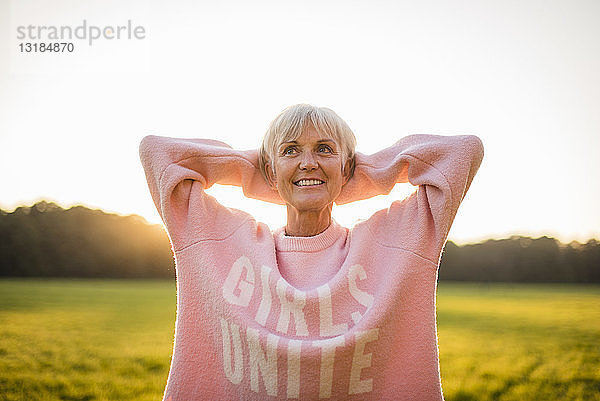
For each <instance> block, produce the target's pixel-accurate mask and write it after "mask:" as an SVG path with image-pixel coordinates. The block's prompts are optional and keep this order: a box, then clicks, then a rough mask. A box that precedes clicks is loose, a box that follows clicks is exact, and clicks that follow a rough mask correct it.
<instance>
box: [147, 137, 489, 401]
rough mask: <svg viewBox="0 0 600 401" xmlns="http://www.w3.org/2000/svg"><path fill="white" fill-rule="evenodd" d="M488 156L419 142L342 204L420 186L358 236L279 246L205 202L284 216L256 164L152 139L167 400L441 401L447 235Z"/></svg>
mask: <svg viewBox="0 0 600 401" xmlns="http://www.w3.org/2000/svg"><path fill="white" fill-rule="evenodd" d="M482 157H483V146H482V143H481V141H480V140H479V139H478V138H477V137H475V136H434V135H412V136H408V137H405V138H403V139H401V140H400V141H398V142H397V143H396V144H394V145H392V146H390V147H388V148H386V149H384V150H382V151H380V152H378V153H375V154H372V155H364V154H360V153H359V154H357V156H356V162H357V163H356V171H355V174H354V176H353V178H352V179H351V180H350V181H349V182H348V183H347V184H346V185H345V186H344V188H343V190H342V193H341V195H340V197H339V198H338V200H337V202H336V203H338V204H342V203H347V202H352V201H357V200H360V199H365V198H369V197H372V196H374V195H378V194H385V193H389V191H390V190H391V189H392V188H393V186H394V185H395V184H396V183H401V182H410V183H411V184H413V185H416V186H418V187H417V189H416V191H415V192H414V193H413V194H412V195H411V196H409V197H408V198H406V199H404V200H398V201H394V202H392V203H391V204H390V206H389V207H388V208H387V209H384V210H380V211H378V212H377V213H375V214H374V215H373V216H371V217H370V218H369V219H368V220H366V221H363V222H360V223H358V224H356V226H355V227H354V228H353V229H351V230H349V229H347V228H344V227H341V226H340V225H338V224H337V223H336V222H335V221H334V222H332V224H331V225H330V226H329V228H327V229H326V230H325V231H324V232H322V233H321V234H318V235H316V236H314V237H289V236H286V235H285V233H284V231H283V229H279V230H276V231H275V232H272V231H271V230H270V229H269V227H267V226H266V225H265V224H263V223H259V222H257V221H255V220H254V218H253V217H252V216H251V215H250V214H248V213H245V212H243V211H240V210H236V209H230V208H227V207H224V206H222V205H221V204H219V203H218V202H217V201H216V200H215V198H213V197H212V196H210V195H208V194H206V193H205V192H204V190H205V189H206V188H209V187H210V186H211V185H213V184H215V183H219V184H230V185H238V186H242V188H243V191H244V194H245V195H246V196H248V197H253V198H256V199H261V200H265V201H269V202H274V203H280V204H281V203H282V201H281V199H280V198H279V195H278V194H277V192H275V191H274V190H272V189H271V188H269V187H268V186H267V184H266V183H265V181H264V180H263V178H262V176H261V174H260V172H259V170H258V167H257V166H258V156H257V152H256V151H237V150H234V149H232V148H230V147H229V146H227V145H226V144H224V143H222V142H218V141H214V140H204V139H176V138H167V137H159V136H147V137H145V138H144V139H143V140H142V142H141V144H140V158H141V161H142V164H143V166H144V169H145V172H146V177H147V180H148V186H149V188H150V193H151V195H152V198H153V200H154V203H155V205H156V207H157V209H158V211H159V213H160V215H161V217H162V219H163V222H164V224H165V226H166V228H167V230H168V233H169V237H170V240H171V244H172V248H173V252H174V254H175V261H176V272H177V321H176V328H175V344H174V349H173V357H172V360H171V369H170V373H169V378H168V382H167V386H166V389H165V394H164V400H168V401H191V400H270V399H281V400H284V399H303V400H309V399H310V400H313V399H314V400H317V399H331V400H333V399H335V400H419V401H427V400H440V399H443V396H442V389H441V384H440V372H439V359H438V346H437V332H436V311H435V295H436V283H437V271H438V266H439V260H440V254H441V251H442V249H443V246H444V244H445V242H446V238H447V235H448V231H449V229H450V226H451V224H452V221H453V219H454V216H455V214H456V211H457V209H458V206H459V204H460V202H461V200H462V199H463V197H464V195H465V193H466V191H467V189H468V188H469V185H470V183H471V180H472V179H473V176H474V175H475V173H476V171H477V169H478V167H479V165H480V163H481V160H482Z"/></svg>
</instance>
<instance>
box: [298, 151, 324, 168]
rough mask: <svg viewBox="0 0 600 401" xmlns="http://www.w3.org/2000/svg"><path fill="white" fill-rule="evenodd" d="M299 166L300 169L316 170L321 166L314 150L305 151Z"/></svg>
mask: <svg viewBox="0 0 600 401" xmlns="http://www.w3.org/2000/svg"><path fill="white" fill-rule="evenodd" d="M299 167H300V170H316V169H317V167H319V166H318V164H317V161H316V160H315V157H314V155H313V154H312V152H304V153H303V154H302V159H300V166H299Z"/></svg>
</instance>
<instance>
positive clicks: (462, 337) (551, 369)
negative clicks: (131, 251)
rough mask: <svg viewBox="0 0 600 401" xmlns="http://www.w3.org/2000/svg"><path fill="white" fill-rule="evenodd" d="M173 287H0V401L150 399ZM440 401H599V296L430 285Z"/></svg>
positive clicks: (165, 355)
mask: <svg viewBox="0 0 600 401" xmlns="http://www.w3.org/2000/svg"><path fill="white" fill-rule="evenodd" d="M174 318H175V284H174V283H173V282H168V281H133V280H16V279H4V280H0V400H3V401H4V400H28V401H29V400H80V401H85V400H158V399H160V397H161V395H162V391H163V389H164V385H165V381H166V376H167V373H168V369H169V361H170V354H171V347H172V341H173V328H174ZM438 328H439V333H438V334H439V345H440V360H441V362H440V363H441V370H442V382H443V388H444V394H445V398H446V400H449V401H469V400H600V286H581V285H579V286H577V285H521V284H519V285H517V284H488V285H483V284H457V283H449V282H441V283H440V284H439V286H438Z"/></svg>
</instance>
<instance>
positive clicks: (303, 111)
mask: <svg viewBox="0 0 600 401" xmlns="http://www.w3.org/2000/svg"><path fill="white" fill-rule="evenodd" d="M307 123H309V124H311V125H312V126H313V127H315V129H316V130H317V131H319V132H320V133H322V134H324V135H326V136H327V137H329V138H331V139H333V140H334V141H336V143H337V144H338V145H339V146H340V147H341V151H342V159H343V164H342V168H343V165H344V164H345V163H346V161H347V160H350V176H352V174H353V173H354V152H355V148H356V138H355V136H354V133H353V132H352V130H351V129H350V127H349V126H348V124H346V122H345V121H344V120H342V119H341V118H340V116H338V115H337V114H336V113H335V112H334V111H333V110H331V109H328V108H327V107H315V106H311V105H310V104H296V105H293V106H290V107H287V108H286V109H284V110H283V111H282V112H281V113H279V115H278V116H277V117H275V119H274V120H273V121H272V122H271V124H270V125H269V128H268V129H267V132H266V133H265V136H264V137H263V142H262V145H261V147H260V149H259V158H258V160H259V167H260V172H261V173H262V175H263V177H265V180H267V181H268V178H267V173H266V171H265V170H266V165H267V164H271V168H274V166H273V163H272V162H273V161H274V160H275V154H276V152H277V148H278V147H279V145H281V144H282V143H283V142H287V141H295V140H296V139H297V138H298V137H299V136H300V135H301V134H302V131H303V130H304V127H305V125H306V124H307Z"/></svg>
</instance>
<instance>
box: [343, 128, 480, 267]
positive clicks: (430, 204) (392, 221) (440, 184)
mask: <svg viewBox="0 0 600 401" xmlns="http://www.w3.org/2000/svg"><path fill="white" fill-rule="evenodd" d="M482 159H483V144H482V142H481V140H480V139H479V138H478V137H476V136H473V135H457V136H440V135H410V136H407V137H405V138H402V139H401V140H400V141H398V142H396V143H395V144H394V145H392V146H390V147H388V148H386V149H384V150H382V151H380V152H377V153H375V154H372V155H363V154H357V156H356V169H355V173H354V176H353V177H352V179H350V181H348V183H347V184H346V185H345V186H344V188H343V189H342V193H341V194H340V197H339V198H338V199H337V201H336V203H338V204H343V203H348V202H352V201H356V200H360V199H366V198H370V197H372V196H375V195H381V194H388V193H389V192H390V191H391V190H392V188H393V187H394V185H395V184H396V183H405V182H410V183H411V184H413V185H416V186H419V188H417V192H416V193H415V194H413V195H412V196H411V197H410V198H409V199H407V200H405V201H398V202H394V203H393V204H392V205H391V206H390V207H389V208H388V209H385V210H382V211H380V212H378V213H376V214H375V215H373V216H372V217H371V219H369V220H370V222H369V223H370V224H371V225H372V231H374V232H375V234H376V237H377V238H376V239H377V240H378V241H380V242H382V243H384V244H386V245H389V246H402V247H410V249H419V253H420V254H421V255H422V256H424V257H427V258H428V259H432V260H434V261H436V263H437V258H438V257H439V252H440V251H441V248H442V246H443V244H444V243H445V241H446V238H447V235H448V231H449V230H450V226H451V225H452V222H453V220H454V217H455V215H456V212H457V210H458V206H459V205H460V203H461V201H462V199H463V197H464V196H465V193H466V192H467V190H468V189H469V186H470V185H471V181H472V180H473V177H474V176H475V173H476V172H477V170H478V168H479V166H480V164H481V161H482ZM410 229H413V230H419V235H416V236H415V235H413V232H411V231H410ZM423 253H425V254H426V255H423Z"/></svg>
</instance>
